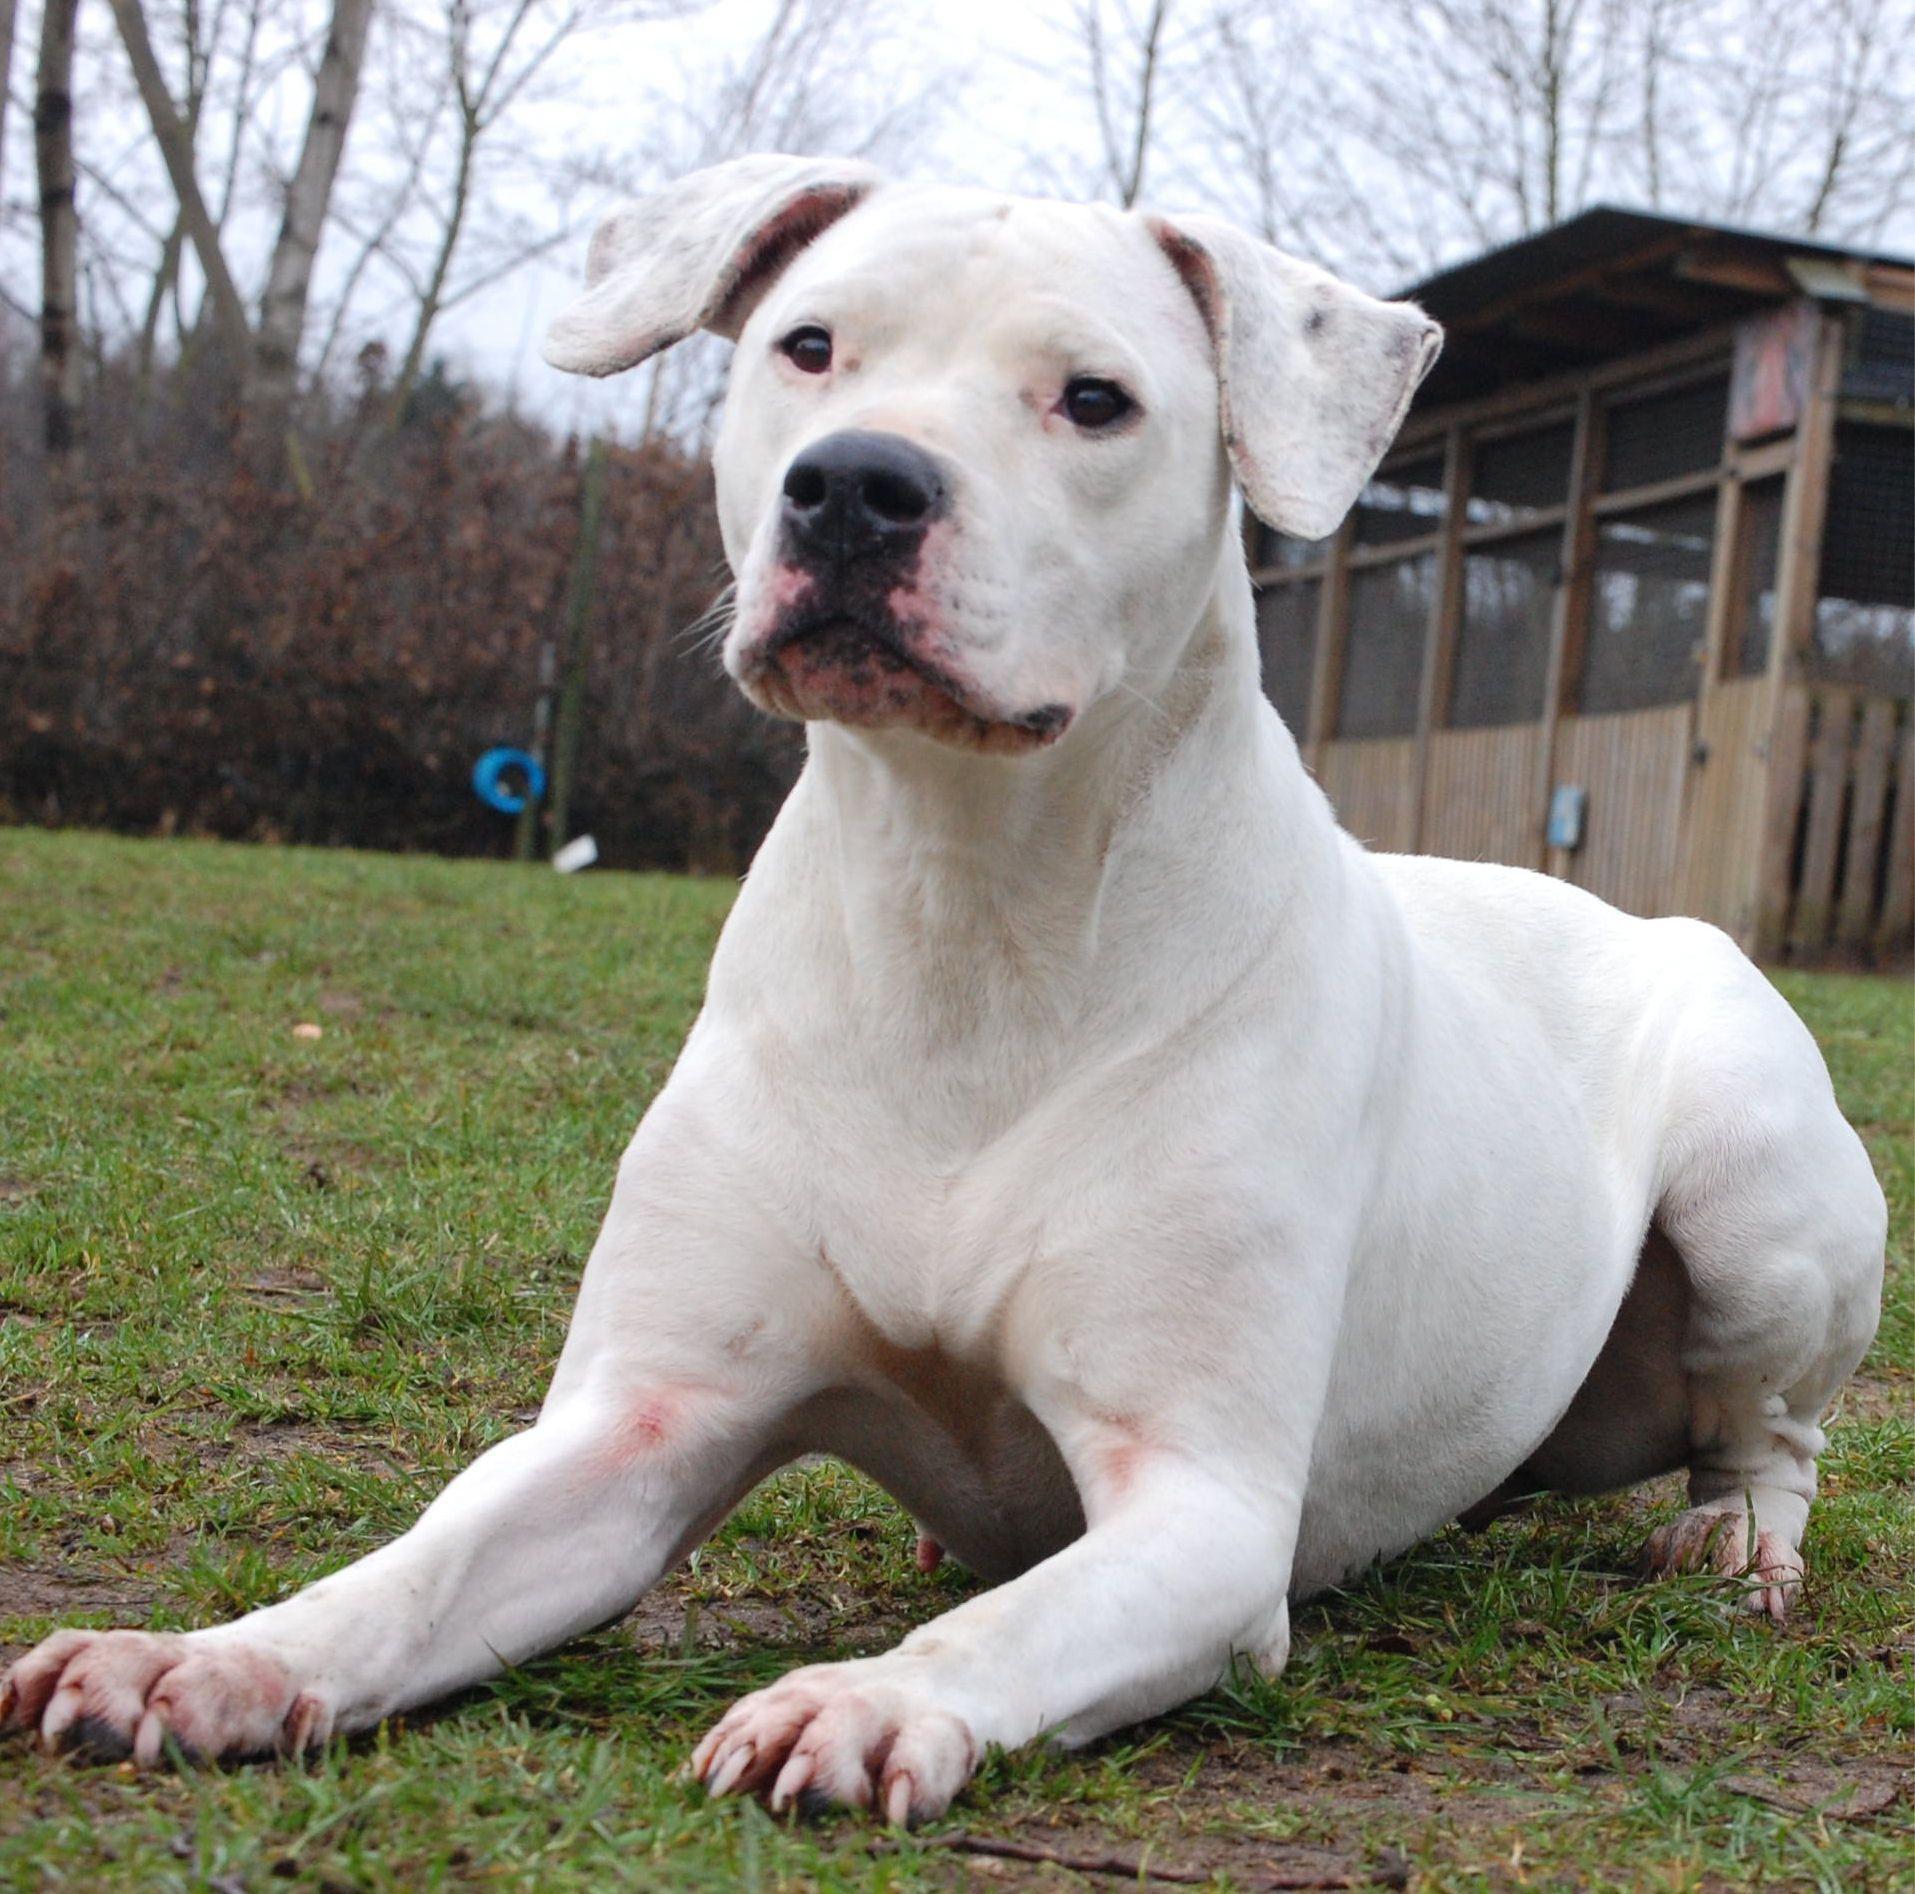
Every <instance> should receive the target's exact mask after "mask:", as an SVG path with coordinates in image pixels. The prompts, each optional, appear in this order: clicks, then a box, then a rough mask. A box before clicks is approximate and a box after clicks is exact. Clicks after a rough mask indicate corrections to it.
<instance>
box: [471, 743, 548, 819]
mask: <svg viewBox="0 0 1915 1894" xmlns="http://www.w3.org/2000/svg"><path fill="white" fill-rule="evenodd" d="M507 770H516V771H517V772H518V773H519V774H520V775H521V776H523V777H524V778H525V789H524V792H523V793H519V792H517V791H514V790H511V789H508V788H507V787H506V786H505V781H504V778H505V773H506V771H507ZM472 790H473V794H474V795H476V796H477V797H478V798H479V800H480V801H481V802H482V803H484V804H485V806H486V807H487V808H488V809H496V810H498V812H499V813H500V814H501V815H517V814H519V813H520V812H521V811H522V810H524V809H528V808H530V807H531V805H532V804H533V803H535V802H538V801H540V800H541V799H542V798H543V797H544V795H545V771H544V770H542V769H541V768H540V767H539V759H538V758H537V757H536V756H533V755H532V754H531V753H530V752H529V751H526V750H515V749H512V748H510V747H509V746H501V747H500V748H498V749H496V750H487V751H486V753H485V754H484V755H483V756H482V757H480V758H479V760H478V761H477V762H476V763H474V764H473V765H472Z"/></svg>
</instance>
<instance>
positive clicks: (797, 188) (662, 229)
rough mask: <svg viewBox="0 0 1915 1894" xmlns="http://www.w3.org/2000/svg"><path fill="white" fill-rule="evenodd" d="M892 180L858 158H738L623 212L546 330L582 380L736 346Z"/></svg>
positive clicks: (549, 351) (596, 237)
mask: <svg viewBox="0 0 1915 1894" xmlns="http://www.w3.org/2000/svg"><path fill="white" fill-rule="evenodd" d="M882 182H883V177H882V175H881V174H880V173H879V172H878V171H877V170H875V169H874V168H873V167H872V166H870V165H868V164H865V163H863V162H862V161H861V160H859V159H856V158H789V157H785V156H783V155H781V154H776V153H765V154H760V155H757V156H753V157H749V158H733V159H731V160H729V161H728V162H726V163H724V164H714V165H710V166H707V168H706V169H704V170H703V171H694V172H692V174H691V175H690V176H689V177H684V178H680V179H679V180H678V181H677V183H675V184H669V185H667V186H666V187H665V189H664V190H662V191H658V192H655V193H654V194H653V195H652V196H650V197H641V198H639V199H637V200H636V201H635V202H633V203H631V204H629V205H627V206H626V207H625V208H624V209H623V210H617V211H614V212H613V213H612V214H611V216H609V217H607V218H606V220H605V221H604V222H603V223H602V224H600V225H599V227H598V229H597V231H596V232H595V233H594V234H593V237H592V247H591V249H590V251H589V252H588V253H587V255H586V259H585V283H586V288H585V294H584V295H582V296H581V297H579V299H578V300H577V301H576V302H575V303H573V304H572V306H571V307H570V308H569V309H565V310H563V311H561V312H560V314H559V316H558V318H557V320H556V321H555V322H554V323H553V324H552V326H551V328H550V329H549V330H548V331H547V332H546V337H545V359H546V360H547V361H548V362H550V363H551V364H552V366H553V367H554V368H563V369H569V370H570V371H571V372H572V373H573V374H574V375H616V374H618V373H619V372H620V370H622V369H627V368H636V367H637V366H638V364H639V363H640V362H642V361H644V360H645V359H646V358H647V357H648V356H652V355H656V354H657V353H658V352H659V350H660V349H664V348H669V347H671V345H672V344H673V343H674V342H682V341H683V340H684V339H685V338H686V337H687V336H688V335H690V334H691V333H692V331H693V330H695V329H710V330H711V331H712V332H713V333H714V334H717V335H722V336H727V337H729V338H731V339H732V340H734V341H735V340H736V339H737V336H738V331H739V330H740V329H741V328H743V327H744V324H745V320H746V318H747V317H748V316H749V315H750V314H751V312H752V310H753V309H754V308H756V306H757V304H758V299H759V298H760V297H761V296H762V295H763V294H764V293H765V291H766V290H767V289H768V288H770V286H771V284H772V283H773V282H774V281H775V280H776V279H777V276H778V272H779V271H780V270H782V269H783V268H784V267H785V265H786V264H787V263H789V262H790V261H791V259H792V258H793V257H794V256H795V255H796V254H797V253H798V252H799V251H800V250H802V249H803V248H804V246H805V245H806V244H808V243H809V242H810V241H811V240H812V239H813V238H814V237H816V236H818V235H819V234H820V233H821V232H822V231H824V230H826V229H827V228H829V226H831V225H832V224H834V223H836V222H837V221H838V219H839V218H840V217H842V216H844V215H845V214H846V213H847V212H848V211H851V210H853V209H855V208H856V207H857V205H858V204H860V203H861V202H862V201H863V200H864V199H865V198H866V197H868V196H869V195H870V194H871V193H872V192H873V191H874V190H876V189H877V188H878V186H879V185H880V184H881V183H882Z"/></svg>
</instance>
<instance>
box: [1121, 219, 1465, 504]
mask: <svg viewBox="0 0 1915 1894" xmlns="http://www.w3.org/2000/svg"><path fill="white" fill-rule="evenodd" d="M1146 221H1147V222H1148V224H1149V226H1150V230H1151V233H1152V235H1154V236H1155V237H1156V239H1157V241H1158V243H1159V244H1160V245H1162V247H1163V251H1164V254H1165V255H1166V256H1167V257H1169V259H1170V261H1171V264H1172V265H1173V267H1174V268H1175V269H1176V271H1177V273H1178V275H1179V276H1181V277H1182V278H1183V279H1184V282H1185V283H1186V284H1187V285H1188V287H1189V289H1190V293H1191V294H1192V296H1194V297H1195V298H1196V300H1197V307H1198V309H1199V310H1201V311H1202V313H1203V319H1204V324H1205V326H1206V327H1207V328H1208V329H1209V331H1210V342H1211V347H1212V349H1213V350H1214V352H1215V355H1216V361H1217V396H1218V402H1219V405H1220V407H1221V410H1222V420H1223V437H1224V445H1225V446H1226V447H1227V448H1228V449H1229V452H1230V460H1231V465H1232V466H1233V467H1234V468H1235V470H1236V475H1237V484H1238V485H1239V486H1240V487H1242V488H1243V497H1244V500H1245V502H1246V503H1247V504H1248V505H1249V508H1250V510H1251V512H1253V513H1254V514H1256V516H1257V517H1258V518H1259V519H1260V520H1262V521H1264V523H1265V524H1266V525H1270V526H1274V527H1276V528H1277V529H1278V531H1280V532H1285V533H1292V534H1294V535H1295V536H1296V537H1297V538H1299V539H1323V538H1326V537H1327V536H1328V535H1329V534H1331V533H1333V532H1335V531H1336V529H1337V527H1338V526H1339V525H1340V524H1341V523H1342V520H1343V516H1344V515H1345V514H1346V513H1347V512H1349V510H1350V508H1351V507H1352V506H1353V505H1355V503H1356V497H1357V495H1358V494H1359V493H1361V492H1362V491H1363V485H1364V482H1365V481H1367V480H1368V479H1369V477H1370V475H1371V474H1372V473H1374V472H1375V471H1376V464H1377V462H1378V461H1379V460H1381V459H1382V458H1383V454H1384V450H1385V449H1386V448H1387V447H1388V446H1389V444H1390V442H1391V440H1392V439H1393V438H1394V436H1395V434H1396V430H1397V429H1398V428H1399V427H1400V426H1401V425H1402V422H1403V416H1404V413H1405V411H1406V410H1407V409H1408V407H1409V405H1410V397H1411V396H1412V395H1413V394H1414V393H1415V392H1416V386H1417V383H1418V382H1420V381H1421V380H1422V379H1423V377H1424V376H1425V375H1426V374H1428V373H1429V370H1430V364H1431V363H1432V362H1434V361H1435V360H1436V357H1437V352H1438V351H1439V350H1440V349H1441V348H1442V346H1443V331H1442V330H1441V329H1440V328H1439V327H1438V326H1437V325H1436V324H1435V323H1434V322H1432V321H1431V320H1430V318H1429V317H1428V316H1426V315H1425V314H1424V313H1423V312H1422V310H1420V309H1418V308H1417V307H1416V305H1415V304H1414V303H1387V302H1379V301H1378V300H1377V298H1376V297H1374V296H1366V295H1365V294H1364V293H1363V292H1362V291H1361V290H1358V289H1352V288H1351V287H1350V286H1349V284H1347V283H1340V282H1338V281H1337V279H1336V278H1335V277H1334V276H1330V275H1326V274H1325V273H1324V272H1323V271H1322V270H1319V269H1316V268H1313V267H1312V266H1311V265H1310V264H1308V263H1301V262H1299V261H1298V260H1297V259H1296V258H1295V257H1291V256H1285V255H1284V253H1283V252H1282V251H1281V250H1277V249H1273V248H1272V247H1271V246H1270V245H1269V244H1267V243H1259V242H1258V241H1257V240H1256V239H1255V238H1254V237H1248V236H1246V235H1244V233H1243V232H1242V231H1240V230H1237V229H1234V228H1233V227H1232V226H1231V225H1229V224H1227V223H1224V222H1223V221H1222V220H1221V219H1220V218H1216V217H1162V216H1156V215H1151V216H1149V217H1148V218H1147V219H1146Z"/></svg>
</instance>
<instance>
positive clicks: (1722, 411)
mask: <svg viewBox="0 0 1915 1894" xmlns="http://www.w3.org/2000/svg"><path fill="white" fill-rule="evenodd" d="M1728 420H1729V378H1728V376H1726V375H1720V376H1715V377H1712V378H1711V379H1710V380H1708V381H1702V382H1691V383H1690V384H1689V385H1688V386H1687V387H1685V388H1672V389H1670V390H1669V391H1668V392H1667V393H1665V394H1659V395H1646V396H1644V397H1643V398H1642V399H1640V400H1637V401H1621V402H1618V403H1617V404H1616V405H1615V406H1614V407H1612V408H1611V409H1609V411H1608V414H1607V418H1606V421H1605V424H1604V430H1603V457H1602V490H1603V491H1604V492H1605V493H1620V492H1621V491H1623V490H1624V489H1625V488H1628V487H1646V486H1650V485H1652V484H1653V483H1654V482H1656V481H1658V480H1673V479H1675V478H1676V477H1677V476H1678V475H1680V474H1692V473H1702V472H1704V471H1706V470H1707V469H1709V468H1711V467H1715V466H1719V465H1720V464H1721V461H1722V442H1723V430H1724V429H1725V428H1726V427H1727V425H1728Z"/></svg>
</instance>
